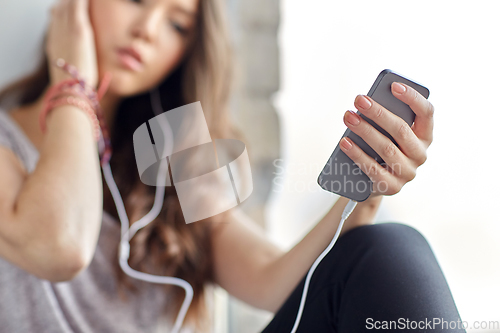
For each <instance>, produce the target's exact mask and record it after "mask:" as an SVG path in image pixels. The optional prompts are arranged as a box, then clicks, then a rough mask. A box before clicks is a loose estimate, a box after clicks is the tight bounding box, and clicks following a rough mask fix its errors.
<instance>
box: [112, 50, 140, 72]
mask: <svg viewBox="0 0 500 333" xmlns="http://www.w3.org/2000/svg"><path fill="white" fill-rule="evenodd" d="M118 59H119V60H120V63H121V65H122V66H123V67H125V68H128V69H130V70H133V71H135V72H142V71H143V69H144V66H143V64H142V63H141V62H139V61H138V60H137V59H136V58H134V57H133V56H132V55H131V54H130V53H128V52H125V51H123V50H118Z"/></svg>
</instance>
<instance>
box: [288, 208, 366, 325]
mask: <svg viewBox="0 0 500 333" xmlns="http://www.w3.org/2000/svg"><path fill="white" fill-rule="evenodd" d="M356 204H357V202H356V201H354V200H349V202H348V203H347V205H346V206H345V208H344V211H343V212H342V217H341V219H340V223H339V226H338V227H337V231H336V232H335V235H334V236H333V239H332V241H331V242H330V244H329V245H328V247H327V248H326V249H325V250H324V251H323V252H321V254H320V255H319V256H318V258H317V259H316V260H315V261H314V263H313V264H312V266H311V268H310V269H309V272H308V273H307V276H306V281H305V283H304V290H303V291H302V298H301V299H300V305H299V311H298V313H297V317H296V318H295V324H294V325H293V328H292V331H291V333H295V332H297V328H298V327H299V323H300V319H301V318H302V312H303V311H304V306H305V304H306V297H307V290H308V289H309V283H310V281H311V277H312V275H313V273H314V270H315V269H316V267H318V265H319V263H320V262H321V260H323V258H324V257H325V256H326V255H327V254H328V252H330V250H331V249H332V248H333V246H334V245H335V243H336V242H337V239H338V238H339V235H340V231H341V230H342V226H343V225H344V222H345V220H347V218H348V217H349V215H350V214H351V213H352V211H353V210H354V207H356Z"/></svg>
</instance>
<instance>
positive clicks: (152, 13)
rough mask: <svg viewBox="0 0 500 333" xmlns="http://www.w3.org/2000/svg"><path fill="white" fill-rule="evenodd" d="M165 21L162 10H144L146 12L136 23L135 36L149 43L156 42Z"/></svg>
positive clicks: (156, 8)
mask: <svg viewBox="0 0 500 333" xmlns="http://www.w3.org/2000/svg"><path fill="white" fill-rule="evenodd" d="M163 20H164V19H163V13H162V9H161V8H159V7H151V8H148V9H144V12H143V13H142V14H141V15H140V16H139V17H138V18H137V20H136V21H135V22H134V26H133V29H132V31H133V34H134V36H135V37H140V38H143V39H145V40H147V41H148V42H152V41H154V40H155V39H156V38H157V36H158V33H159V32H160V31H161V27H160V26H161V24H162V21H163Z"/></svg>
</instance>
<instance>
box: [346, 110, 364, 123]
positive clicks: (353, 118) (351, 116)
mask: <svg viewBox="0 0 500 333" xmlns="http://www.w3.org/2000/svg"><path fill="white" fill-rule="evenodd" d="M348 111H349V113H348V114H347V117H346V118H347V121H348V122H349V124H352V125H358V124H359V123H360V122H361V119H360V117H359V115H358V114H356V112H354V111H351V110H348Z"/></svg>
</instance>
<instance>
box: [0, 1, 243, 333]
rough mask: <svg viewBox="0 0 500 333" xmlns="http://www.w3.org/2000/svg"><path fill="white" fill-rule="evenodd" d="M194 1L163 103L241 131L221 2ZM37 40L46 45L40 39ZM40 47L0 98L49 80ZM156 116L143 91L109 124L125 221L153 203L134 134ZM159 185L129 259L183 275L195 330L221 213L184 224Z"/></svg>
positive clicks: (124, 285)
mask: <svg viewBox="0 0 500 333" xmlns="http://www.w3.org/2000/svg"><path fill="white" fill-rule="evenodd" d="M199 6H200V7H199V11H198V22H197V24H196V32H195V34H196V36H195V38H194V43H193V45H192V47H191V48H190V49H189V50H188V52H187V53H186V56H185V57H184V59H183V60H182V61H181V63H180V64H179V66H178V67H177V68H176V69H175V70H174V71H173V72H172V73H171V74H170V75H168V76H167V77H166V78H165V79H164V80H163V81H162V82H161V83H160V84H159V86H158V89H159V92H160V96H161V104H162V107H163V110H164V111H165V110H170V109H173V108H176V107H179V106H182V105H185V104H188V103H192V102H195V101H200V102H201V104H202V107H203V111H204V114H205V118H206V120H207V124H208V127H209V130H210V134H211V136H212V139H215V138H241V137H242V135H241V132H239V131H238V130H237V129H236V128H235V127H234V126H233V125H232V123H231V122H230V117H229V113H228V99H229V95H230V86H231V79H232V76H233V75H232V73H233V70H232V69H233V68H232V56H231V55H232V52H231V47H230V43H229V38H228V32H227V22H226V17H225V13H224V5H223V4H222V3H221V1H220V0H200V3H199ZM45 38H46V37H45ZM42 44H43V45H45V40H44V42H43V43H42ZM41 53H42V57H41V59H40V61H39V66H38V67H37V69H36V70H35V71H34V72H33V73H32V74H30V75H28V76H25V77H23V78H21V79H19V80H17V81H15V82H14V83H12V84H10V85H9V86H7V87H6V88H4V89H3V90H2V91H0V105H6V104H7V103H8V102H12V100H15V103H16V104H15V105H18V106H24V105H27V104H31V103H33V102H35V101H36V100H37V99H38V98H40V97H41V95H42V93H43V92H44V91H45V89H46V88H47V87H48V85H49V84H50V82H49V80H50V78H49V69H48V58H47V54H46V52H45V47H44V48H43V51H42V52H41ZM138 110H140V112H138ZM154 116H155V114H154V112H153V110H152V106H151V104H150V96H149V92H147V93H143V94H139V95H135V96H132V97H128V98H124V99H123V100H122V101H121V103H120V105H119V107H118V110H117V114H116V116H115V120H114V124H113V126H112V127H113V132H112V137H111V143H112V147H113V155H112V158H111V160H110V166H111V169H112V170H113V176H114V178H115V181H116V184H117V186H118V188H119V190H120V194H121V195H122V197H123V199H124V203H125V208H126V211H127V215H128V216H129V219H130V221H135V220H137V219H138V218H139V217H142V216H144V214H146V213H147V212H148V211H149V210H150V209H151V207H152V206H153V200H154V194H155V189H156V188H155V187H153V186H147V185H144V184H143V183H142V182H141V181H140V179H139V174H138V172H137V168H136V163H135V155H134V149H133V141H132V137H133V133H134V131H135V130H136V129H137V128H138V127H139V126H140V125H141V124H143V123H144V122H145V121H147V120H149V119H151V118H152V117H154ZM102 182H103V186H104V188H103V207H104V210H105V211H107V212H108V213H109V214H111V215H112V216H114V217H115V218H116V219H117V220H119V219H118V213H117V211H116V207H115V203H114V201H113V199H112V197H111V193H110V191H109V188H108V186H107V184H106V182H105V181H104V178H102ZM165 190H166V191H165V199H164V203H163V207H162V210H161V212H160V214H159V215H158V217H157V218H156V219H155V220H154V221H153V222H151V223H150V224H149V225H148V226H146V227H144V228H143V229H141V230H139V231H138V232H137V234H136V235H135V236H134V237H133V238H132V240H131V255H130V259H129V264H130V266H131V267H132V268H134V269H136V270H139V271H142V272H147V273H150V274H156V275H165V276H176V277H179V278H182V279H184V280H186V281H188V282H189V283H190V284H191V285H192V286H193V289H194V297H193V302H192V303H191V306H190V308H189V311H188V313H187V316H186V319H185V323H190V324H194V325H195V326H196V329H197V331H204V330H205V329H206V328H207V327H209V326H210V324H211V322H210V318H209V316H208V311H207V308H206V300H205V298H204V294H205V287H206V286H207V284H209V283H212V282H214V272H213V257H212V254H213V253H212V244H211V235H212V233H213V232H216V228H215V226H216V225H219V226H220V225H222V224H220V223H216V222H217V221H215V220H214V219H215V218H217V219H218V220H223V219H224V216H225V214H220V215H218V216H215V217H214V218H209V219H206V220H204V221H199V222H196V223H190V224H186V223H185V221H184V217H183V214H182V210H181V207H180V204H179V200H178V197H177V193H176V191H175V188H174V187H173V186H171V187H166V188H165ZM134 217H135V219H134ZM116 258H118V247H117V248H116ZM115 272H116V278H117V280H118V281H119V294H120V297H122V298H124V297H126V296H125V293H124V291H125V290H126V289H128V290H130V291H132V292H137V288H136V287H135V286H134V284H133V283H131V279H130V278H129V277H128V276H127V275H125V274H124V273H123V272H122V270H121V269H120V267H119V265H118V260H115ZM165 289H166V291H168V292H170V293H171V295H172V299H173V302H171V303H170V304H168V306H167V309H165V311H166V313H167V314H169V316H170V317H171V318H173V319H175V316H174V315H176V314H177V311H178V310H179V309H180V306H181V304H182V301H183V300H184V291H183V290H182V289H180V288H178V287H171V286H165ZM172 316H174V317H172Z"/></svg>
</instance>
